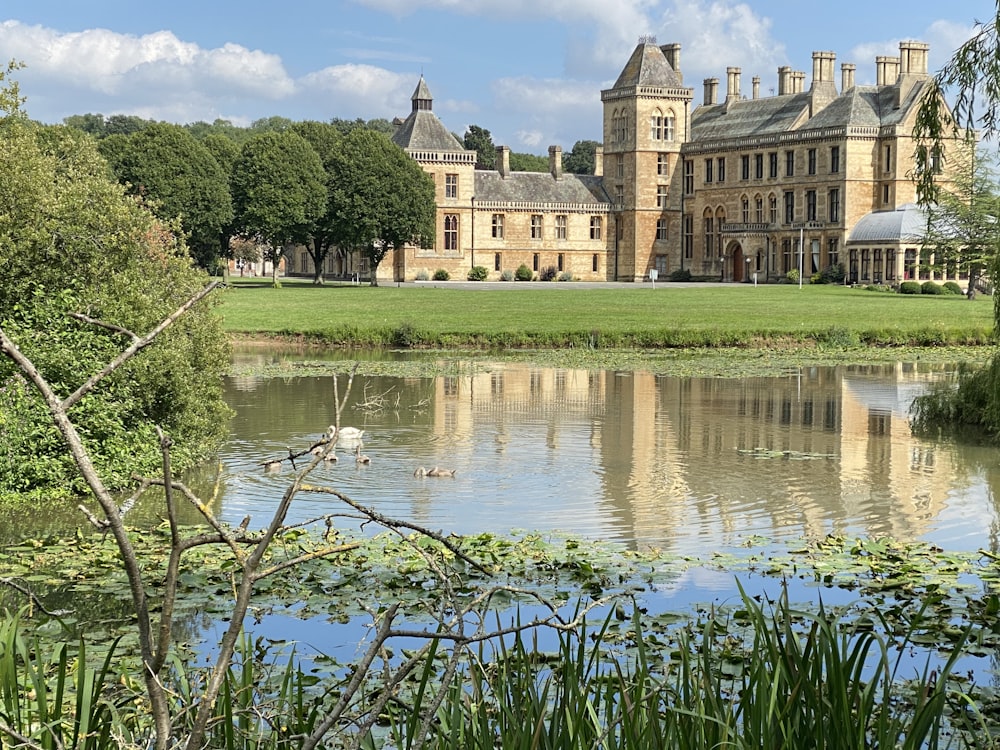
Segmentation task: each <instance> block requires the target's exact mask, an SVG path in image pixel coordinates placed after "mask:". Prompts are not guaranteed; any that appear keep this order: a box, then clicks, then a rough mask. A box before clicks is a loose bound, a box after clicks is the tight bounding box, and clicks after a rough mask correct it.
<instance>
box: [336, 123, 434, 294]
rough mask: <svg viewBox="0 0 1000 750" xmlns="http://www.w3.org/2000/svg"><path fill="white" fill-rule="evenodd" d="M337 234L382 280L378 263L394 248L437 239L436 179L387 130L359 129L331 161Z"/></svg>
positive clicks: (373, 280) (374, 279)
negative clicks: (368, 263)
mask: <svg viewBox="0 0 1000 750" xmlns="http://www.w3.org/2000/svg"><path fill="white" fill-rule="evenodd" d="M329 174H330V180H331V185H333V186H334V188H333V194H332V195H331V199H330V200H331V211H332V215H333V217H334V220H335V222H334V225H333V236H332V240H333V241H334V242H335V243H336V244H337V245H338V246H339V247H341V248H348V249H351V250H360V251H361V252H363V253H364V254H365V255H366V256H367V257H368V259H369V261H370V263H371V284H372V286H378V277H377V271H378V267H379V264H380V263H381V262H382V260H383V259H384V258H385V256H386V254H387V253H388V252H389V250H393V249H395V250H397V251H402V249H403V248H404V247H405V246H406V245H408V244H412V245H420V246H422V247H430V246H432V245H433V243H434V224H435V203H434V181H433V179H432V178H431V176H430V175H428V174H427V173H426V172H425V171H424V170H423V169H421V168H420V165H418V164H417V163H416V162H415V161H414V160H413V159H411V158H410V157H409V156H408V155H407V154H406V153H405V152H404V151H403V150H402V149H401V148H399V146H397V145H396V144H394V143H393V142H392V141H390V140H389V138H388V137H387V136H385V135H384V134H382V133H377V132H375V131H373V130H361V129H359V130H354V131H352V132H351V133H350V134H349V135H348V136H347V137H346V138H344V139H343V142H342V144H341V147H340V148H339V149H337V151H336V153H334V154H333V157H332V159H331V161H330V167H329Z"/></svg>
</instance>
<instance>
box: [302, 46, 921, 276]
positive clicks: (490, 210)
mask: <svg viewBox="0 0 1000 750" xmlns="http://www.w3.org/2000/svg"><path fill="white" fill-rule="evenodd" d="M680 52H681V46H680V45H679V44H666V45H662V46H660V45H657V44H655V43H654V42H652V41H651V40H642V41H640V43H639V44H638V46H637V47H636V48H635V50H634V51H633V53H632V55H631V57H630V58H629V60H628V62H627V63H626V64H625V67H624V68H623V69H622V71H621V74H620V75H619V76H618V79H617V80H616V81H615V83H614V85H613V86H612V87H611V88H609V89H606V90H604V91H602V92H601V101H602V102H603V109H604V114H603V121H604V128H603V146H601V147H599V148H598V149H597V154H596V164H595V170H594V172H595V173H594V174H593V175H575V174H569V173H565V172H563V169H562V149H561V148H560V147H559V146H552V147H550V148H549V170H548V171H547V172H514V171H511V169H510V149H509V148H507V147H505V146H501V147H498V148H497V159H496V167H495V168H494V169H489V170H487V169H479V168H477V165H476V152H475V151H469V150H466V149H465V148H464V147H463V146H462V144H461V143H460V142H459V141H458V140H457V139H456V138H455V136H454V135H453V134H452V133H450V132H449V131H448V130H447V129H446V128H445V127H444V125H443V124H442V123H441V122H440V120H438V118H437V117H436V115H435V114H434V112H433V109H432V97H431V94H430V91H429V88H428V86H427V84H426V83H425V81H424V80H423V78H422V77H421V79H420V81H419V83H418V84H417V88H416V90H415V92H414V94H413V96H412V111H411V112H410V114H409V116H408V117H407V118H406V120H405V121H403V122H402V123H401V124H399V126H398V127H397V130H396V132H395V134H394V135H393V140H394V141H395V143H396V144H397V145H399V146H400V147H401V148H403V149H404V150H405V151H406V152H407V153H408V154H409V155H410V156H411V157H412V158H413V159H415V160H416V161H417V162H418V163H419V164H420V165H421V166H422V167H423V168H424V169H425V170H426V171H427V172H428V173H429V174H431V175H432V176H433V178H434V182H435V186H436V196H437V234H436V240H435V246H434V247H433V248H431V249H421V248H413V247H408V248H406V249H405V251H402V252H398V253H392V252H390V253H389V254H388V255H387V256H386V258H385V260H384V261H383V262H382V264H381V265H380V266H379V269H378V276H379V279H380V280H384V281H386V282H388V281H404V280H405V281H412V280H413V279H414V278H416V277H417V275H418V274H421V273H422V272H423V273H427V274H433V273H434V272H435V271H436V270H437V269H441V268H443V269H445V270H447V271H448V272H449V273H450V274H451V277H452V278H453V279H464V278H465V277H466V275H467V273H468V271H469V269H470V268H472V267H473V266H484V267H486V268H487V269H488V271H489V278H490V279H499V278H500V277H501V274H502V273H503V272H504V271H514V270H515V269H516V268H517V267H518V266H520V265H522V264H525V265H527V266H528V267H529V268H531V269H532V270H533V271H534V272H535V274H536V276H537V275H538V274H539V273H542V272H544V271H545V270H547V269H555V271H556V273H557V274H560V275H569V274H571V275H572V278H573V279H577V280H583V281H643V280H646V279H649V278H650V272H651V271H653V270H655V271H656V272H657V275H658V277H659V278H660V279H662V280H666V278H667V277H669V275H670V274H671V273H673V272H675V271H678V270H681V269H686V270H687V271H689V272H690V273H691V275H692V276H693V277H695V278H699V277H700V278H708V279H716V280H724V281H737V282H738V281H747V280H751V279H753V280H755V281H760V282H762V283H763V282H773V281H777V280H779V279H782V278H785V274H786V273H787V272H788V271H790V270H792V269H798V268H799V267H800V265H801V267H802V269H803V272H804V280H808V278H809V276H811V275H812V274H813V273H816V272H818V271H821V270H822V269H825V268H827V267H829V266H831V265H836V264H841V265H842V266H843V267H844V269H845V271H846V274H847V281H848V282H857V283H884V284H897V283H899V282H900V281H902V280H904V279H909V278H921V277H922V278H929V277H930V276H929V275H928V273H927V272H926V271H921V270H920V268H919V257H920V244H919V235H920V233H921V229H922V227H921V219H920V215H921V212H919V210H918V209H917V208H916V207H915V206H914V202H915V200H916V195H915V186H914V184H913V182H912V174H913V169H914V150H915V144H914V141H913V138H912V131H913V125H914V120H915V116H916V110H917V106H918V103H919V101H920V98H921V95H922V93H923V91H924V90H925V84H926V82H927V81H928V80H929V74H928V70H927V58H928V45H926V44H923V43H921V42H914V41H906V42H902V43H900V45H899V56H898V57H896V56H882V57H878V58H876V60H875V66H876V80H877V82H876V84H875V85H874V86H860V85H855V83H854V76H855V66H854V65H853V64H850V63H844V64H842V65H841V66H840V85H839V89H838V85H837V82H836V81H835V71H834V66H835V59H836V58H835V55H834V53H832V52H814V53H813V55H812V80H811V82H810V83H809V86H808V88H807V87H806V74H805V73H804V72H802V71H796V70H792V69H791V68H790V67H782V68H779V70H778V81H777V83H778V87H777V94H775V95H771V96H762V95H761V91H760V77H759V76H754V77H753V78H752V79H751V82H750V93H749V95H747V94H745V93H744V91H743V82H742V80H741V76H742V71H741V70H740V68H735V67H730V68H728V69H727V70H726V85H725V91H723V92H720V90H719V79H718V78H709V79H706V80H705V81H704V91H703V97H702V103H701V104H700V105H698V106H696V107H693V108H692V100H693V98H694V90H693V89H692V88H688V87H686V86H685V85H684V79H683V76H682V73H681V55H680ZM298 255H299V252H298V251H296V252H295V253H294V254H293V256H292V259H291V260H292V263H291V264H290V266H291V267H290V268H289V270H290V271H292V272H295V271H296V270H297V269H296V267H297V266H298V265H300V263H301V264H305V263H306V262H307V260H308V259H307V258H306V257H302V258H296V256H298ZM303 255H304V253H303ZM336 262H337V263H338V264H341V266H340V267H339V268H331V269H329V270H330V271H331V272H333V273H340V274H345V275H347V274H355V273H357V274H360V275H361V276H365V275H367V271H368V269H367V267H366V266H364V265H363V261H360V260H359V259H356V258H354V259H352V258H348V259H340V260H338V261H336ZM348 266H352V267H348ZM309 268H310V267H309V266H308V265H302V268H301V272H303V273H307V272H308V269H309Z"/></svg>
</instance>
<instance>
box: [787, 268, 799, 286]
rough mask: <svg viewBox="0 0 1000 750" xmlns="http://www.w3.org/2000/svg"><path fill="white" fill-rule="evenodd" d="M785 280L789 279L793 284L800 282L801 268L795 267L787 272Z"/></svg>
mask: <svg viewBox="0 0 1000 750" xmlns="http://www.w3.org/2000/svg"><path fill="white" fill-rule="evenodd" d="M785 280H786V281H788V282H790V283H792V284H798V283H799V269H797V268H793V269H792V270H791V271H789V272H788V273H786V274H785Z"/></svg>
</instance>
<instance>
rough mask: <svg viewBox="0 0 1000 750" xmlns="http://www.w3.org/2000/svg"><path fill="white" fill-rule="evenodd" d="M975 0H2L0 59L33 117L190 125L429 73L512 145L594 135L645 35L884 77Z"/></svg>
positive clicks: (746, 66) (936, 44)
mask: <svg viewBox="0 0 1000 750" xmlns="http://www.w3.org/2000/svg"><path fill="white" fill-rule="evenodd" d="M996 12H997V8H996V5H995V4H994V3H991V2H983V1H982V0H979V1H975V2H974V1H973V0H951V2H948V3H940V2H931V0H911V1H910V2H906V3H902V2H899V1H898V0H893V1H892V2H878V1H877V0H867V1H866V2H862V1H859V0H841V1H840V2H815V1H813V0H810V1H808V2H807V1H806V0H750V1H748V2H733V1H731V0H614V2H612V1H611V0H541V1H539V0H534V1H532V0H325V1H324V2H320V1H319V0H286V1H285V2H283V3H282V2H273V0H272V1H270V2H259V1H258V0H242V1H241V2H230V1H229V0H199V2H194V1H193V0H171V2H169V3H167V2H136V0H3V2H2V4H0V57H3V58H4V60H10V59H16V60H19V61H21V62H23V63H24V64H25V65H26V68H25V69H23V70H21V71H19V72H18V73H17V74H16V77H17V80H18V81H19V82H20V85H21V89H22V94H24V95H25V96H27V98H28V101H27V104H26V110H27V112H28V114H29V115H30V116H31V117H33V118H34V119H37V120H41V121H43V122H61V121H62V119H63V118H64V117H66V116H68V115H72V114H84V113H88V112H94V113H102V114H104V115H110V114H118V113H121V114H132V115H139V116H141V117H146V118H153V119H157V120H167V121H170V122H179V123H189V122H194V121H198V120H205V121H209V122H211V121H213V120H215V119H216V118H223V119H227V120H231V121H232V122H234V123H236V124H238V125H248V124H250V123H251V122H252V121H253V120H255V119H258V118H261V117H269V116H271V115H281V116H285V117H289V118H291V119H293V120H306V119H310V120H329V119H331V118H334V117H341V118H350V119H353V118H356V117H361V118H363V119H370V118H373V117H386V118H390V119H391V118H392V117H395V116H404V117H405V116H406V115H407V114H408V113H409V110H410V96H411V94H412V93H413V90H414V88H415V87H416V85H417V81H418V80H419V77H420V75H421V74H423V75H424V77H425V79H426V81H427V84H428V86H429V87H430V90H431V93H432V95H433V96H434V112H435V113H436V114H437V116H438V117H439V118H440V119H441V120H442V122H444V124H445V125H446V126H447V127H448V128H449V129H450V130H452V131H453V132H455V133H457V134H459V135H461V134H462V133H464V132H465V129H466V127H467V126H468V125H470V124H474V125H479V126H481V127H484V128H486V129H488V130H489V131H490V132H491V133H492V135H493V141H494V142H495V143H496V144H497V145H508V146H510V147H511V148H512V149H513V150H514V151H526V152H531V153H539V154H543V153H546V151H547V149H548V146H549V145H553V144H558V145H561V146H562V147H563V149H564V150H569V149H570V148H572V146H573V144H574V143H576V141H578V140H584V139H591V140H597V141H600V140H601V101H600V92H601V89H602V88H607V87H608V86H610V85H611V84H612V83H613V82H614V80H615V78H617V76H618V74H619V73H620V72H621V69H622V67H623V66H624V64H625V62H626V61H627V60H628V57H629V55H630V54H631V52H632V50H633V49H634V48H635V46H636V44H637V42H638V40H639V38H640V37H641V36H654V37H655V38H656V40H657V42H659V43H660V44H665V43H667V42H680V43H681V45H682V47H681V70H682V72H683V75H684V83H685V85H687V86H690V87H692V88H693V89H694V104H695V105H697V104H698V103H700V102H701V97H702V88H703V87H702V81H703V80H704V79H705V78H708V77H717V78H719V79H720V91H722V92H723V93H724V90H725V85H726V68H727V67H728V66H738V67H740V68H741V69H742V76H741V79H742V80H741V84H742V85H741V92H742V93H743V94H745V95H749V94H750V80H751V78H752V76H754V75H759V76H760V77H761V95H762V96H767V95H769V94H770V93H772V91H773V90H774V89H776V87H777V69H778V67H780V66H782V65H790V66H792V68H793V69H795V70H802V71H805V72H806V75H807V78H806V86H807V87H808V85H809V82H810V80H811V76H812V52H813V51H815V50H828V51H833V52H835V53H836V55H837V63H836V70H837V74H836V80H837V82H838V84H839V81H840V73H839V71H840V64H841V63H843V62H851V63H854V64H855V65H856V66H857V72H856V82H857V83H858V84H867V83H874V82H875V57H876V56H877V55H895V54H898V52H899V42H900V41H901V40H907V39H915V40H919V41H923V42H927V43H929V44H930V46H931V50H930V67H931V69H932V70H936V69H937V68H939V67H940V66H941V65H943V64H944V63H945V62H946V61H947V59H948V57H949V56H950V54H951V52H952V51H953V50H954V49H955V48H956V47H957V46H958V45H959V44H961V43H962V42H963V41H964V40H965V39H967V38H968V37H969V36H970V35H971V34H972V33H973V31H974V22H975V21H976V20H986V21H988V20H990V19H991V18H992V17H994V16H995V15H996Z"/></svg>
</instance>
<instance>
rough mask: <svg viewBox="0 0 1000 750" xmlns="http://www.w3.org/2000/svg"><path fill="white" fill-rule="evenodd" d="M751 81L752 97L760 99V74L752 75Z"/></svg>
mask: <svg viewBox="0 0 1000 750" xmlns="http://www.w3.org/2000/svg"><path fill="white" fill-rule="evenodd" d="M751 83H752V84H753V98H754V99H760V76H754V77H753V78H752V79H751Z"/></svg>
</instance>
